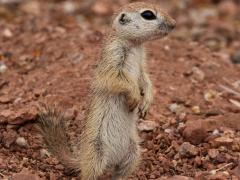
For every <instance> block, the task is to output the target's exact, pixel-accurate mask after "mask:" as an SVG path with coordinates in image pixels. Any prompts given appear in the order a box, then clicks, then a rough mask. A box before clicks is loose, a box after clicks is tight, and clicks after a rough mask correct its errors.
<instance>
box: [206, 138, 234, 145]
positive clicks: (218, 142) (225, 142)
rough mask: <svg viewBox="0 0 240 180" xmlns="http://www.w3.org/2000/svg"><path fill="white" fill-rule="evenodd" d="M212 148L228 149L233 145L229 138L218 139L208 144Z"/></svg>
mask: <svg viewBox="0 0 240 180" xmlns="http://www.w3.org/2000/svg"><path fill="white" fill-rule="evenodd" d="M210 143H211V144H212V146H213V147H219V146H227V147H230V146H231V145H232V144H233V139H231V138H229V137H218V138H216V139H214V140H213V141H211V142H210Z"/></svg>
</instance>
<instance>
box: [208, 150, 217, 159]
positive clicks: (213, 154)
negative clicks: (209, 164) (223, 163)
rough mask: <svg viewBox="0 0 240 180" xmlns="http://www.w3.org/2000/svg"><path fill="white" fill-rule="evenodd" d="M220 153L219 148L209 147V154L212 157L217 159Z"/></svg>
mask: <svg viewBox="0 0 240 180" xmlns="http://www.w3.org/2000/svg"><path fill="white" fill-rule="evenodd" d="M218 154H219V151H218V150H217V149H209V150H208V156H209V157H210V158H212V159H215V158H216V157H217V156H218Z"/></svg>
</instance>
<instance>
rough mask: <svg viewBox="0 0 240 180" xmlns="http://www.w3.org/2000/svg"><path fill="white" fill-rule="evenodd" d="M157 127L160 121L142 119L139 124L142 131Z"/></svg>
mask: <svg viewBox="0 0 240 180" xmlns="http://www.w3.org/2000/svg"><path fill="white" fill-rule="evenodd" d="M156 127H158V123H156V122H155V121H142V122H140V123H139V124H138V129H139V130H140V131H153V130H154V129H155V128H156Z"/></svg>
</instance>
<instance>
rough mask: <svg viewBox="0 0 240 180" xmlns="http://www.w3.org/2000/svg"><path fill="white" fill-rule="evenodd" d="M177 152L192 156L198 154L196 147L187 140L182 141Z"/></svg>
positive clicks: (184, 155)
mask: <svg viewBox="0 0 240 180" xmlns="http://www.w3.org/2000/svg"><path fill="white" fill-rule="evenodd" d="M178 153H179V154H180V156H182V157H192V156H196V155H197V154H198V150H197V148H196V147H195V146H194V145H192V144H190V143H189V142H184V143H183V144H182V145H181V146H180V147H179V149H178Z"/></svg>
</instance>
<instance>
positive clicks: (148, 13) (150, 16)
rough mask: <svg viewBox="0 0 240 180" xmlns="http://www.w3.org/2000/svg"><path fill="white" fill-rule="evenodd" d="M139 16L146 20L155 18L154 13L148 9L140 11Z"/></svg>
mask: <svg viewBox="0 0 240 180" xmlns="http://www.w3.org/2000/svg"><path fill="white" fill-rule="evenodd" d="M141 16H142V17H143V18H144V19H146V20H154V19H157V17H156V15H155V14H154V13H153V12H152V11H150V10H146V11H143V12H142V13H141Z"/></svg>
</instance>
